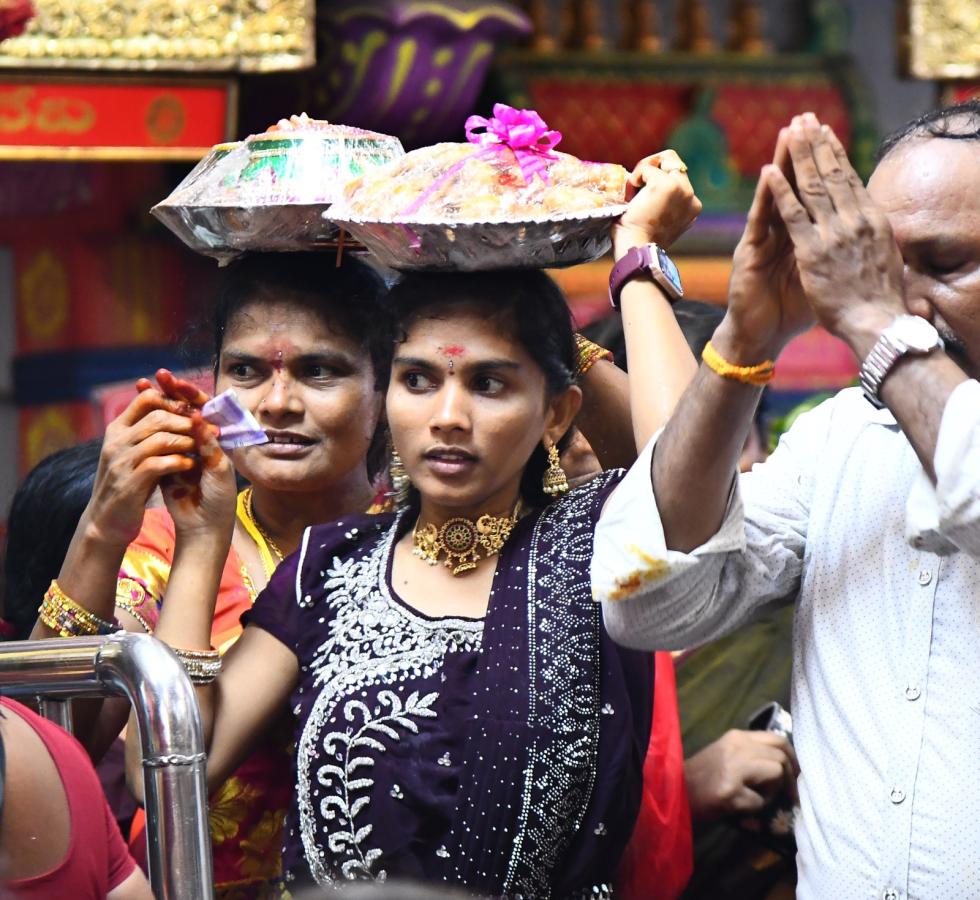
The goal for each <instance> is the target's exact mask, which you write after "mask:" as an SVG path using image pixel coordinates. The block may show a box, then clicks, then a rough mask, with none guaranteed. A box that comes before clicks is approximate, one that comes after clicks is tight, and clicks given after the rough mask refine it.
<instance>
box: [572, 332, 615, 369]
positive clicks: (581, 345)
mask: <svg viewBox="0 0 980 900" xmlns="http://www.w3.org/2000/svg"><path fill="white" fill-rule="evenodd" d="M575 347H576V349H577V350H578V356H577V358H576V361H575V376H576V377H577V378H581V377H582V376H583V375H585V374H586V372H588V371H589V369H591V368H592V367H593V366H594V365H595V364H596V363H597V362H598V361H599V360H600V359H608V360H609V362H615V360H614V358H613V355H612V352H611V351H610V350H607V349H606V348H605V347H600V346H599V345H598V344H596V343H594V342H593V341H590V340H589V339H588V338H587V337H583V336H582V335H581V334H576V335H575Z"/></svg>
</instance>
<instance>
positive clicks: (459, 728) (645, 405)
mask: <svg viewBox="0 0 980 900" xmlns="http://www.w3.org/2000/svg"><path fill="white" fill-rule="evenodd" d="M671 158H672V157H671V155H670V154H664V155H661V157H660V158H659V159H658V158H651V159H650V160H647V161H645V163H644V164H641V166H640V167H639V168H638V169H637V172H636V173H635V174H634V179H635V181H634V183H635V185H636V187H637V188H641V187H642V189H641V190H639V192H638V194H637V196H636V197H635V198H634V199H633V201H632V202H631V204H630V208H629V210H628V211H627V213H626V214H625V215H624V217H623V219H622V220H621V222H620V223H619V224H618V225H617V227H616V230H615V232H614V237H615V241H614V243H615V252H616V256H617V258H621V257H622V256H623V255H625V253H626V252H627V251H628V250H629V249H630V248H632V247H634V246H639V245H641V244H646V243H650V242H651V241H654V240H658V241H660V242H661V243H665V244H667V243H670V242H671V241H672V240H673V239H674V238H675V237H676V236H677V235H678V234H679V233H680V232H681V231H683V230H684V228H686V227H687V226H688V225H689V224H690V222H691V221H693V218H694V217H695V216H696V214H697V212H698V211H699V209H700V204H699V203H698V201H697V199H696V198H695V197H694V195H693V192H692V191H691V188H690V184H689V182H688V181H687V178H686V176H685V175H684V171H683V169H682V168H681V167H679V166H677V165H674V166H671V167H670V168H669V169H668V167H667V166H666V165H664V163H665V161H667V160H670V159H671ZM673 159H676V157H673ZM658 163H659V166H658ZM643 185H646V186H645V187H643ZM652 223H656V224H652ZM622 302H623V310H624V318H625V319H626V332H627V342H628V347H629V348H630V350H631V351H632V352H631V363H632V365H631V370H632V382H631V408H632V414H633V415H632V419H633V429H634V432H635V435H636V440H637V441H638V442H642V443H646V439H647V438H648V437H649V436H650V435H651V434H652V432H653V430H654V428H655V427H656V426H658V425H659V424H660V422H661V421H662V419H663V418H664V416H665V413H666V412H667V411H668V410H669V408H670V406H671V405H672V403H673V401H674V399H675V398H676V396H677V395H678V394H679V393H680V390H681V389H682V388H683V386H684V384H685V383H686V381H687V380H688V378H689V377H690V375H691V373H692V372H693V369H694V361H693V359H692V358H691V357H690V355H689V353H688V352H687V350H686V345H684V343H683V339H682V338H681V337H680V333H679V331H678V329H677V326H676V323H675V322H674V320H673V316H672V314H671V312H670V308H669V304H668V303H667V301H666V299H665V297H664V295H663V294H662V293H661V292H660V291H659V289H658V288H656V287H655V286H654V285H653V283H652V282H651V281H648V280H646V279H642V278H641V279H634V280H633V281H631V282H630V283H629V284H628V285H627V287H626V288H624V291H623V295H622ZM393 305H394V307H395V311H396V315H397V318H398V320H399V333H398V334H397V335H396V337H395V342H394V358H393V360H392V366H391V379H390V386H389V389H388V394H387V401H386V408H387V416H388V423H389V427H390V430H391V436H392V441H393V445H394V447H395V449H396V450H397V451H398V454H399V455H400V458H401V462H402V464H403V466H404V470H405V474H406V476H407V478H409V479H410V481H411V483H412V488H411V489H410V490H409V491H408V499H407V502H406V503H405V504H404V505H403V506H402V508H401V509H400V511H399V512H398V513H395V514H388V515H382V516H373V517H369V516H352V517H348V518H345V519H344V520H343V521H341V522H337V523H333V524H331V525H325V526H316V527H313V528H310V529H308V530H307V531H306V533H305V534H304V537H303V541H302V545H301V548H300V550H299V552H298V553H296V554H294V555H293V556H291V557H290V558H289V559H287V560H286V562H284V563H283V564H282V565H281V566H280V567H279V569H278V570H277V571H276V573H275V575H274V576H273V577H272V580H271V581H270V583H269V586H268V588H267V589H266V590H265V591H264V592H263V594H262V595H261V596H260V597H259V599H258V601H257V602H256V604H255V607H254V608H253V609H252V610H251V611H250V612H249V613H248V614H247V616H246V622H247V627H246V628H245V632H244V634H243V636H242V637H241V638H240V640H239V641H238V643H237V644H236V645H235V647H234V648H233V649H232V650H231V651H230V652H229V653H228V654H227V656H226V657H225V661H224V670H223V672H222V674H221V675H220V677H219V678H218V679H217V680H216V681H215V682H214V683H213V684H211V685H208V686H204V687H201V688H199V692H198V693H199V698H200V703H201V709H202V715H203V719H204V723H205V729H206V732H207V736H208V740H209V746H210V756H209V767H208V769H209V770H208V776H209V780H214V781H218V780H220V779H221V778H223V777H224V775H225V774H226V773H227V772H228V771H230V770H231V769H233V767H234V766H235V765H236V764H237V763H238V762H239V760H240V759H241V758H242V757H243V756H244V755H245V754H246V753H247V752H248V750H249V748H250V746H251V745H252V743H253V742H254V741H255V739H256V736H257V735H259V734H261V733H262V731H263V730H264V729H265V728H266V727H267V726H268V725H269V724H270V723H271V722H272V721H273V720H274V718H275V716H276V714H277V713H278V711H279V710H280V709H281V706H282V704H283V702H284V701H285V700H286V699H287V698H288V699H289V703H290V706H291V709H292V712H293V715H294V718H295V721H296V734H297V741H296V763H295V777H296V785H297V792H296V797H295V802H294V806H293V809H292V810H291V812H290V816H289V819H288V821H287V833H286V847H285V858H284V864H285V866H286V869H287V870H288V871H289V872H290V873H291V874H292V875H293V876H294V877H295V878H297V879H298V880H300V881H303V880H312V881H315V882H317V883H319V884H321V885H328V884H331V883H334V882H337V881H341V880H344V879H350V878H378V879H381V878H386V877H391V878H395V877H397V878H407V879H415V880H419V881H424V882H446V883H450V884H460V885H465V886H466V887H468V888H470V889H472V890H474V891H479V892H481V893H484V894H489V895H494V896H512V897H518V896H523V897H556V898H557V897H579V896H582V897H584V896H589V897H597V896H605V895H607V894H608V891H609V888H608V885H609V884H610V883H611V882H612V880H613V877H614V874H615V869H616V865H617V863H618V860H619V857H620V854H621V852H622V850H623V848H624V846H625V844H626V842H627V840H628V839H629V835H630V832H631V830H632V825H633V821H634V819H635V816H636V811H637V808H638V805H639V801H640V786H641V772H642V763H643V755H644V752H645V750H646V747H647V738H648V734H649V727H650V722H649V717H650V709H651V694H652V665H651V661H650V658H649V657H648V656H646V655H644V654H637V653H633V652H631V651H628V650H624V649H622V648H620V647H617V646H616V645H614V644H613V643H612V641H611V640H609V638H608V637H607V636H606V634H605V631H604V629H603V627H602V622H601V616H600V611H599V608H598V606H597V605H596V604H595V603H594V602H593V601H592V599H591V595H590V590H591V589H590V579H589V561H590V558H591V554H592V540H593V532H594V529H595V525H596V523H597V521H598V519H599V516H600V515H601V512H602V508H603V504H604V502H605V500H606V498H607V497H608V496H609V494H610V493H611V492H612V490H613V489H614V488H615V486H616V484H617V483H618V481H619V480H620V478H621V476H622V472H619V471H616V472H609V473H606V474H603V475H601V476H599V477H597V478H596V479H595V480H593V481H591V482H590V483H588V484H586V485H584V486H582V487H579V488H577V489H575V490H574V491H571V492H569V493H567V494H564V495H563V496H560V497H559V498H558V499H555V496H554V493H555V487H556V482H559V483H560V481H561V480H562V478H561V476H560V474H559V472H558V471H557V469H556V466H555V465H553V464H552V463H553V462H554V460H555V459H556V457H557V452H556V450H555V448H556V447H560V446H561V444H562V441H563V438H564V437H565V435H566V433H567V432H568V430H569V428H570V426H571V424H572V421H573V420H574V419H575V417H576V414H577V413H578V412H579V408H580V405H581V391H580V389H579V387H578V386H577V385H576V384H575V371H576V350H575V344H574V341H573V335H572V328H571V322H570V316H569V313H568V309H567V306H566V305H565V302H564V299H563V298H562V296H561V294H560V292H559V291H558V290H557V288H556V287H555V285H554V284H553V283H552V282H551V281H550V280H549V279H548V278H547V277H546V276H545V275H543V274H542V273H539V272H534V271H521V272H494V273H482V274H478V275H439V276H437V275H427V276H421V275H420V276H410V277H408V278H406V279H405V280H404V281H403V282H402V283H401V284H400V285H398V286H396V288H395V289H394V291H393ZM640 351H642V353H641V352H640ZM633 355H635V356H636V361H634V359H633V358H632V356H633ZM651 356H652V357H656V359H657V361H656V364H655V366H654V365H653V364H651V363H644V361H643V358H649V357H651ZM665 358H666V360H667V361H666V362H665ZM671 362H673V363H674V365H673V366H671ZM665 370H668V371H671V373H672V379H673V380H672V379H671V378H667V379H666V382H665V379H664V371H665ZM581 425H582V427H583V431H585V433H586V435H587V436H589V437H593V435H590V434H589V429H588V425H587V423H584V422H583V423H581ZM593 442H595V438H593ZM559 486H560V484H559ZM200 487H201V496H202V502H201V505H200V508H201V517H202V520H204V519H210V521H212V522H213V530H214V532H215V534H216V535H217V537H216V539H215V540H214V541H202V542H201V544H200V546H198V547H196V548H193V549H188V550H187V551H186V553H187V556H188V559H187V562H186V565H187V566H188V568H190V567H196V570H197V571H199V572H200V573H201V578H202V580H203V583H204V584H208V583H210V582H211V581H214V577H215V571H220V563H221V562H223V560H224V556H223V555H222V552H221V551H220V545H221V543H222V541H221V539H220V537H221V535H222V529H225V530H227V527H228V525H227V522H228V521H231V518H232V514H233V498H234V486H233V484H232V483H231V480H230V475H229V473H228V472H227V471H226V468H225V466H223V465H220V464H219V465H216V466H215V467H214V468H207V467H206V468H205V471H204V475H203V478H202V482H201V486H200ZM226 519H227V521H226ZM206 606H207V604H199V606H198V607H196V608H194V609H190V608H188V609H186V610H182V609H178V608H177V605H176V604H168V605H166V606H165V607H164V609H163V612H162V614H161V619H160V623H159V625H158V628H157V636H158V637H160V638H162V639H163V640H166V641H167V642H168V643H170V644H171V645H173V646H175V647H181V648H185V649H190V650H193V649H201V650H203V649H204V648H206V647H207V646H208V639H209V629H208V626H209V624H210V619H209V618H208V612H207V609H206V608H204V609H202V608H201V607H206ZM259 667H261V670H262V673H263V676H262V678H261V679H257V678H256V677H255V672H256V669H257V668H259Z"/></svg>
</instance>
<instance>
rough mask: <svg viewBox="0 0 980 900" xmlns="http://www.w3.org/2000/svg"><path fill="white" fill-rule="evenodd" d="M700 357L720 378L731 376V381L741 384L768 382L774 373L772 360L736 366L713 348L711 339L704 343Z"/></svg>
mask: <svg viewBox="0 0 980 900" xmlns="http://www.w3.org/2000/svg"><path fill="white" fill-rule="evenodd" d="M701 359H703V360H704V362H705V365H707V367H708V368H709V369H711V371H712V372H716V373H717V374H718V375H721V377H722V378H731V379H732V380H733V381H741V382H742V384H751V385H754V386H755V387H762V386H763V385H766V384H768V383H769V382H770V381H772V379H773V376H774V375H775V374H776V363H775V362H774V361H773V360H771V359H767V360H765V361H764V362H761V363H759V364H758V365H756V366H736V365H734V364H733V363H730V362H728V360H727V359H725V358H724V357H723V356H722V355H721V354H720V353H719V352H718V351H717V350H715V348H714V347H713V346H712V345H711V341H708V343H707V344H705V345H704V350H703V351H702V353H701Z"/></svg>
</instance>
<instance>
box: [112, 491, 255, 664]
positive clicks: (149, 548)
mask: <svg viewBox="0 0 980 900" xmlns="http://www.w3.org/2000/svg"><path fill="white" fill-rule="evenodd" d="M173 558H174V522H173V519H171V518H170V514H169V513H168V512H167V511H166V510H165V509H148V510H147V511H146V514H145V515H144V517H143V527H142V529H140V533H139V535H138V536H137V538H136V540H135V541H133V542H132V543H131V544H130V545H129V548H128V549H127V550H126V555H125V557H124V558H123V563H122V568H121V569H120V571H119V581H118V582H117V590H116V605H117V606H119V607H120V608H121V609H124V610H126V611H127V612H130V613H133V614H134V615H135V616H136V618H137V619H138V620H139V621H140V622H142V623H143V624H144V627H146V626H147V625H148V626H149V630H151V631H152V630H153V629H154V628H156V624H157V622H158V620H159V618H160V604H161V603H162V602H163V597H164V594H165V593H166V589H167V579H168V578H169V577H170V565H171V563H172V562H173ZM251 606H252V597H251V595H250V594H249V591H248V587H247V586H246V584H245V580H244V577H243V575H242V563H241V560H240V559H239V558H238V554H237V553H235V549H234V547H232V548H231V551H230V552H229V554H228V559H227V560H226V561H225V567H224V569H223V570H222V572H221V584H220V586H219V588H218V601H217V604H216V606H215V610H214V624H213V625H212V627H211V642H212V643H213V644H214V646H215V647H217V648H218V649H219V650H221V651H222V652H224V651H225V650H227V649H228V647H230V646H231V645H232V644H233V643H234V642H235V641H236V640H237V639H238V637H239V636H240V635H241V633H242V623H241V621H240V619H241V615H242V613H243V612H245V611H246V610H247V609H250V608H251Z"/></svg>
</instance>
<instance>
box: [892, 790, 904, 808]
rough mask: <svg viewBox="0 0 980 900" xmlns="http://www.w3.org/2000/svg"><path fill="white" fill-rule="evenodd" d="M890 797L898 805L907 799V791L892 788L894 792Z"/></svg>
mask: <svg viewBox="0 0 980 900" xmlns="http://www.w3.org/2000/svg"><path fill="white" fill-rule="evenodd" d="M888 796H889V798H890V799H891V801H892V803H894V804H896V805H897V804H899V803H901V802H902V801H903V800H904V799H905V791H903V790H902V789H901V788H892V792H891V793H890V794H889V795H888Z"/></svg>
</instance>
